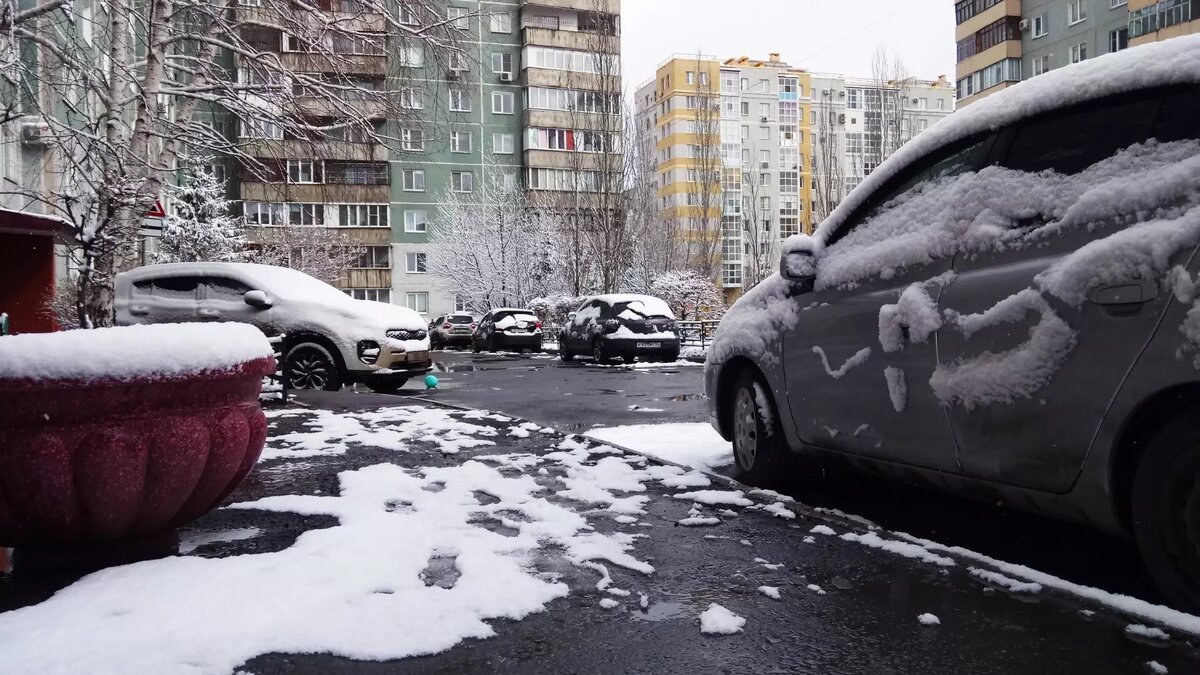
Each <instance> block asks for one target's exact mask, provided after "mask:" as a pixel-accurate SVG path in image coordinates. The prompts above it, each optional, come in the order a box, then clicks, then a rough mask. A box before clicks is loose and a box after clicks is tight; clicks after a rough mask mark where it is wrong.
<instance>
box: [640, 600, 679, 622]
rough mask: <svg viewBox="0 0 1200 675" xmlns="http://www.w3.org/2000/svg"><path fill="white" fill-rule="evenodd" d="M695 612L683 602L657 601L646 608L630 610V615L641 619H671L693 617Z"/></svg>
mask: <svg viewBox="0 0 1200 675" xmlns="http://www.w3.org/2000/svg"><path fill="white" fill-rule="evenodd" d="M695 614H696V613H695V612H693V611H692V610H690V609H689V608H688V606H687V605H686V604H684V603H682V602H655V603H651V605H650V606H649V607H647V608H646V609H642V610H638V611H633V612H630V613H629V616H631V617H633V618H634V619H637V620H639V621H671V620H674V619H684V618H686V619H692V618H695V616H694V615H695Z"/></svg>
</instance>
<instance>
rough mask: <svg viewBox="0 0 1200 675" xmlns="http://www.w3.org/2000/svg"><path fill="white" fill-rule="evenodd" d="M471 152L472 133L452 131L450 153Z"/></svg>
mask: <svg viewBox="0 0 1200 675" xmlns="http://www.w3.org/2000/svg"><path fill="white" fill-rule="evenodd" d="M470 151H471V132H469V131H451V132H450V152H470Z"/></svg>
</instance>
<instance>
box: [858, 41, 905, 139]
mask: <svg viewBox="0 0 1200 675" xmlns="http://www.w3.org/2000/svg"><path fill="white" fill-rule="evenodd" d="M871 79H872V80H874V82H875V83H876V86H877V87H878V88H879V97H880V101H881V104H882V115H881V118H880V129H879V135H880V140H881V142H880V152H881V157H880V161H882V160H883V159H886V158H887V157H888V156H890V155H891V154H892V153H893V152H895V151H897V150H899V149H900V146H902V145H904V144H905V143H907V142H908V140H909V139H910V138H912V136H913V134H914V132H915V130H916V126H917V125H916V114H915V113H914V112H913V110H912V107H911V106H910V105H909V98H910V95H911V90H912V78H911V76H910V75H909V73H908V67H907V66H905V65H904V62H903V61H902V60H900V57H898V56H894V55H892V54H890V53H889V52H888V51H887V49H886V48H884V47H879V48H878V49H876V50H875V52H874V53H873V54H872V56H871ZM868 133H869V130H868Z"/></svg>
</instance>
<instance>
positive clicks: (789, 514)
mask: <svg viewBox="0 0 1200 675" xmlns="http://www.w3.org/2000/svg"><path fill="white" fill-rule="evenodd" d="M760 508H761V509H762V510H763V511H766V512H767V513H769V514H771V515H773V516H775V517H776V518H784V519H786V520H795V518H796V512H795V511H792V510H791V509H789V508H788V507H787V506H786V505H784V504H781V503H779V502H771V503H770V504H765V505H763V506H762V507H760Z"/></svg>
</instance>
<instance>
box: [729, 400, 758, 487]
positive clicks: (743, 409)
mask: <svg viewBox="0 0 1200 675" xmlns="http://www.w3.org/2000/svg"><path fill="white" fill-rule="evenodd" d="M733 449H734V452H735V453H736V455H737V460H738V464H739V465H740V466H741V468H742V469H743V470H749V469H750V468H752V467H753V466H754V460H755V457H756V456H757V454H758V406H757V405H755V403H754V394H753V393H751V391H750V389H749V388H748V387H742V388H741V389H739V390H738V395H737V401H736V402H735V403H734V408H733Z"/></svg>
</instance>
